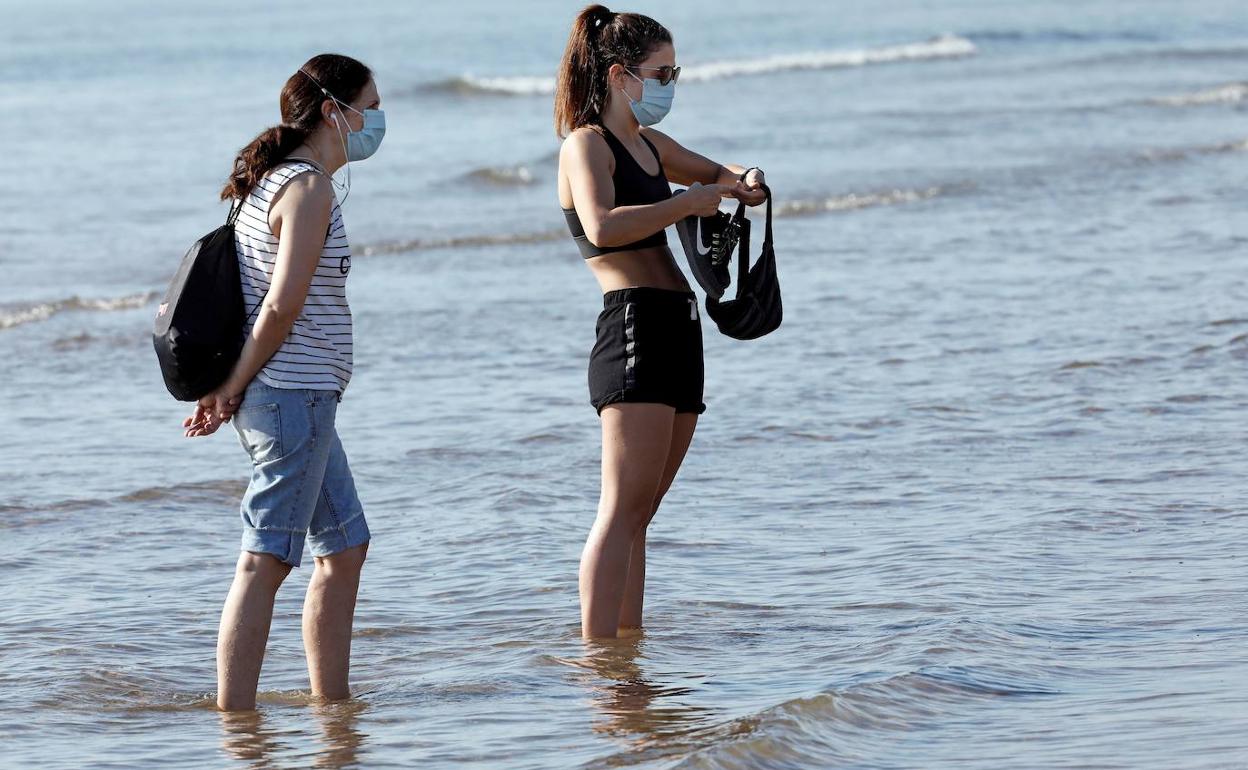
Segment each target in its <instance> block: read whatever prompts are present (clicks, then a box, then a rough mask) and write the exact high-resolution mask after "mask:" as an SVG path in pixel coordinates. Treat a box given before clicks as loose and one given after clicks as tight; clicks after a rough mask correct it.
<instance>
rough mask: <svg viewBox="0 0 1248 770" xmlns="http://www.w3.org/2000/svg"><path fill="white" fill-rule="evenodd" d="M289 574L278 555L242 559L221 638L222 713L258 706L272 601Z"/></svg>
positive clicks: (219, 697)
mask: <svg viewBox="0 0 1248 770" xmlns="http://www.w3.org/2000/svg"><path fill="white" fill-rule="evenodd" d="M289 574H290V565H289V564H286V563H284V562H282V561H281V560H279V559H278V558H277V557H275V556H271V555H269V554H266V553H250V552H248V551H244V552H243V553H242V554H241V555H240V556H239V557H238V567H237V568H236V569H235V571H234V582H233V583H232V584H231V585H230V593H229V595H228V596H227V597H226V598H225V608H224V609H223V610H222V611H221V627H220V630H219V631H218V633H217V706H218V707H219V708H220V709H222V710H223V711H246V710H250V709H254V708H255V707H256V687H257V685H258V684H259V682H260V665H261V664H262V663H263V662H264V648H265V645H266V644H268V641H269V624H270V623H271V622H272V621H273V600H274V599H275V598H276V597H277V589H278V588H279V587H280V586H281V585H282V581H283V580H285V579H286V576H287V575H289Z"/></svg>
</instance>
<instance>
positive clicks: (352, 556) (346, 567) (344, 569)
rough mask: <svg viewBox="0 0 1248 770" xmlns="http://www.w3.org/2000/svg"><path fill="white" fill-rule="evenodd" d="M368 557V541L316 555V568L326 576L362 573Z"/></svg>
mask: <svg viewBox="0 0 1248 770" xmlns="http://www.w3.org/2000/svg"><path fill="white" fill-rule="evenodd" d="M367 557H368V543H364V544H363V545H357V546H355V547H354V548H348V549H347V550H345V551H339V552H338V553H332V554H330V555H329V556H317V557H316V569H317V570H318V571H320V572H321V573H322V574H324V576H325V577H334V576H336V575H343V576H351V577H354V576H355V575H358V574H360V571H361V570H362V569H363V568H364V560H365V559H366V558H367Z"/></svg>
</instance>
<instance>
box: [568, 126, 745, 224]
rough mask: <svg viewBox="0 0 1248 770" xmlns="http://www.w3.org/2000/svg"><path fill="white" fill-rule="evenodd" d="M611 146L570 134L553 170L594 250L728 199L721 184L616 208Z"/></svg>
mask: <svg viewBox="0 0 1248 770" xmlns="http://www.w3.org/2000/svg"><path fill="white" fill-rule="evenodd" d="M612 162H613V158H612V155H611V148H609V147H608V146H607V143H606V142H605V141H603V139H602V138H601V137H599V136H598V135H597V134H595V133H594V132H592V131H576V132H574V133H573V134H572V135H571V136H569V137H568V138H567V139H566V140H565V141H564V143H563V147H562V149H561V150H560V151H559V166H560V168H561V169H562V170H563V173H564V174H565V175H566V177H567V179H568V186H569V189H570V191H571V193H572V200H573V202H574V204H575V206H576V213H577V216H578V217H580V220H581V226H582V227H584V228H585V237H586V238H588V239H589V242H590V243H592V244H594V245H595V246H619V245H621V244H625V243H632V242H633V241H638V240H641V239H642V238H646V237H648V236H650V235H653V234H654V233H656V232H658V231H659V230H662V229H663V228H665V227H667V226H668V225H671V224H674V223H676V222H679V221H680V220H682V219H684V218H685V217H687V216H689V215H690V214H707V213H710V212H709V211H707V210H706V209H707V208H708V204H710V203H712V202H713V204H714V205H713V206H712V207H711V208H717V207H718V206H719V200H720V198H722V197H728V196H729V195H731V192H730V189H729V188H727V187H724V186H721V185H707V186H705V187H702V188H700V191H695V190H691V191H690V192H689V193H688V194H685V195H678V196H675V197H672V198H668V199H667V200H663V201H659V202H658V203H650V204H645V205H639V206H616V205H615V185H614V183H613V182H612V181H611V164H612Z"/></svg>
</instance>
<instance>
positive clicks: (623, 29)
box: [555, 5, 672, 136]
mask: <svg viewBox="0 0 1248 770" xmlns="http://www.w3.org/2000/svg"><path fill="white" fill-rule="evenodd" d="M671 42H672V33H670V32H668V31H667V28H665V27H664V26H663V25H662V24H660V23H658V22H657V21H655V20H654V19H652V18H650V17H649V16H642V15H641V14H640V13H613V12H612V11H611V10H609V9H608V8H607V7H606V6H604V5H590V6H586V7H585V10H583V11H581V12H580V14H578V15H577V17H576V21H575V22H573V24H572V33H571V34H570V35H569V36H568V47H567V48H566V49H564V52H563V61H562V62H560V63H559V79H558V84H557V85H556V86H555V132H556V133H557V134H559V136H567V135H568V134H570V133H572V132H573V131H575V130H576V129H578V128H580V127H581V126H590V125H598V124H600V123H601V122H602V111H603V109H605V108H606V106H607V72H608V70H610V69H611V65H612V64H622V65H624V66H625V67H632V66H635V65H637V64H640V63H641V62H643V61H645V60H646V57H648V56H650V54H652V53H654V52H655V51H657V50H658V49H659V47H660V46H662V45H663V44H664V43H671Z"/></svg>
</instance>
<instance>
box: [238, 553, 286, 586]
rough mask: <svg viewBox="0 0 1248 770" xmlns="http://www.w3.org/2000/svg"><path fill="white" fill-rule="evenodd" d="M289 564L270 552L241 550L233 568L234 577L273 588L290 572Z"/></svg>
mask: <svg viewBox="0 0 1248 770" xmlns="http://www.w3.org/2000/svg"><path fill="white" fill-rule="evenodd" d="M290 569H291V567H290V565H289V564H287V563H286V562H284V561H282V560H281V559H279V558H277V557H276V556H274V555H273V554H270V553H255V552H252V551H243V552H242V553H241V554H240V555H239V557H238V565H237V567H236V568H235V572H234V576H235V578H236V579H241V580H245V581H247V582H253V583H259V584H262V585H268V586H270V587H271V588H273V590H277V588H278V587H279V586H280V585H281V584H282V581H283V580H285V579H286V576H287V575H289V574H290Z"/></svg>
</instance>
